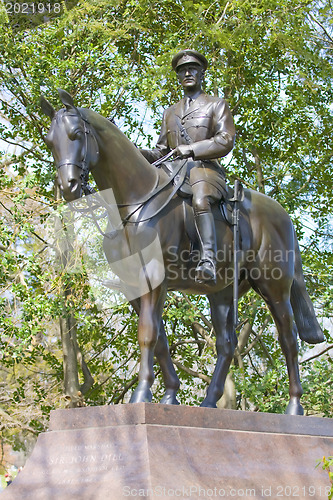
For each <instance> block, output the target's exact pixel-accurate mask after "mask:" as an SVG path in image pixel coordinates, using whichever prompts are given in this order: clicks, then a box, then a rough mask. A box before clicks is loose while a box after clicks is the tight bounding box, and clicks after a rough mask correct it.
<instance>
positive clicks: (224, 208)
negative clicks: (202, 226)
mask: <svg viewBox="0 0 333 500" xmlns="http://www.w3.org/2000/svg"><path fill="white" fill-rule="evenodd" d="M174 165H175V162H174V161H172V162H170V161H165V162H163V163H162V164H161V168H162V169H163V170H164V171H165V172H166V173H167V174H168V175H169V176H170V177H171V176H172V174H173V172H174ZM172 183H173V184H174V186H175V187H176V186H178V189H177V194H178V196H180V197H181V198H184V201H186V202H187V203H186V205H187V206H190V208H191V207H192V203H191V198H192V196H193V193H192V187H191V184H190V179H189V177H188V175H187V174H186V175H185V174H184V172H180V173H178V174H177V175H176V176H174V178H173V179H172ZM243 200H244V189H243V186H242V185H241V184H240V183H238V188H237V192H235V189H234V188H232V187H230V186H229V185H227V184H226V191H225V193H224V196H223V198H222V199H221V201H220V202H219V203H218V204H217V205H216V206H215V207H213V210H212V212H213V215H214V219H215V220H218V219H221V216H222V218H223V220H224V221H225V222H226V223H227V224H228V225H229V226H234V225H235V223H236V221H235V220H234V208H235V203H236V202H242V201H243ZM191 212H192V213H191ZM185 213H186V219H187V223H186V227H187V232H188V236H189V237H190V239H191V240H192V241H193V238H195V239H196V230H195V229H194V230H193V228H192V229H191V226H192V225H193V227H194V222H193V223H191V221H192V219H193V210H192V208H191V210H190V213H189V211H188V210H185ZM237 223H238V225H239V235H240V246H241V247H242V248H244V249H245V248H248V247H249V244H250V239H251V235H250V227H249V217H248V213H247V212H246V210H245V209H244V206H242V209H241V210H240V212H239V218H238V220H237Z"/></svg>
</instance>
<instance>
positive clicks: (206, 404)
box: [200, 400, 217, 408]
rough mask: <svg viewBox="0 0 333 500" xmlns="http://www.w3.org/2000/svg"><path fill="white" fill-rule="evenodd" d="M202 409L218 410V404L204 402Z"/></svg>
mask: <svg viewBox="0 0 333 500" xmlns="http://www.w3.org/2000/svg"><path fill="white" fill-rule="evenodd" d="M200 408H217V406H216V403H209V402H208V401H205V400H203V402H202V403H201V405H200Z"/></svg>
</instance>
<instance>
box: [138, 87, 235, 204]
mask: <svg viewBox="0 0 333 500" xmlns="http://www.w3.org/2000/svg"><path fill="white" fill-rule="evenodd" d="M186 99H187V98H183V99H182V100H181V101H179V102H178V103H177V104H174V105H173V106H171V107H170V108H168V109H167V110H166V111H165V112H164V114H163V120H162V128H161V133H160V137H159V139H158V142H157V145H156V148H155V149H153V150H150V151H144V152H143V153H144V154H145V156H146V158H147V159H148V160H149V161H150V162H151V163H152V162H154V161H155V160H157V159H158V158H161V157H162V156H164V155H166V154H167V153H168V152H169V151H171V150H172V149H175V148H176V147H177V146H179V145H182V144H188V145H190V147H191V149H192V151H193V160H192V159H187V163H188V167H187V172H188V175H189V177H190V184H191V185H192V189H193V208H194V210H195V212H196V213H200V212H206V211H207V210H209V208H208V207H207V203H212V202H214V201H217V200H220V199H221V198H222V196H223V191H224V189H225V187H224V186H225V172H224V170H223V168H222V167H221V166H220V164H219V163H218V162H217V161H214V159H216V158H220V157H222V156H226V155H227V154H228V153H229V152H230V151H231V150H232V148H233V145H234V138H235V126H234V121H233V118H232V115H231V113H230V110H229V106H228V104H227V102H226V101H225V100H224V99H221V98H219V97H213V96H209V95H207V94H205V93H203V92H202V93H201V94H200V95H199V96H198V97H197V98H196V99H195V100H194V101H193V102H192V103H191V104H190V105H189V107H188V108H187V109H186V110H185V102H186ZM200 160H201V161H200Z"/></svg>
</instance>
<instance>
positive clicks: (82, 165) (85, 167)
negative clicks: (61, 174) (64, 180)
mask: <svg viewBox="0 0 333 500" xmlns="http://www.w3.org/2000/svg"><path fill="white" fill-rule="evenodd" d="M77 114H78V115H79V117H80V118H81V119H82V121H83V133H84V141H85V144H84V155H83V159H82V160H81V161H80V162H78V161H72V160H67V159H65V160H61V161H59V162H58V163H56V169H57V171H58V170H59V169H60V168H61V167H64V166H69V165H74V166H75V167H78V168H79V169H80V170H81V174H80V180H81V187H82V191H83V193H84V194H85V195H89V194H93V193H96V190H95V189H94V188H93V187H91V186H90V185H89V183H88V179H89V173H90V171H91V169H90V167H89V164H88V162H87V156H88V152H89V148H88V144H89V137H91V138H92V140H93V141H94V142H95V147H96V152H97V154H98V144H97V139H96V137H95V135H94V134H93V133H92V132H91V130H90V128H88V125H89V126H90V122H89V121H88V120H87V119H86V118H84V117H83V116H82V114H81V113H80V112H79V111H78V110H77ZM77 114H73V113H67V116H77Z"/></svg>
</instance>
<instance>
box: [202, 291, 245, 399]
mask: <svg viewBox="0 0 333 500" xmlns="http://www.w3.org/2000/svg"><path fill="white" fill-rule="evenodd" d="M208 298H209V302H210V309H211V317H212V323H213V326H214V330H215V335H216V351H217V361H216V365H215V370H214V373H213V377H212V380H211V382H210V384H209V387H208V389H207V394H206V397H205V399H204V400H203V402H202V403H201V405H200V406H205V407H209V408H216V403H217V401H218V400H219V399H220V398H221V397H222V394H223V390H224V384H225V379H226V377H227V374H228V371H229V367H230V363H231V361H232V358H233V355H234V352H235V347H236V345H237V337H236V334H235V332H234V329H233V321H232V310H233V309H232V287H231V286H229V287H227V288H225V289H224V290H221V291H220V292H217V293H215V294H213V295H210V296H209V297H208Z"/></svg>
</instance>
